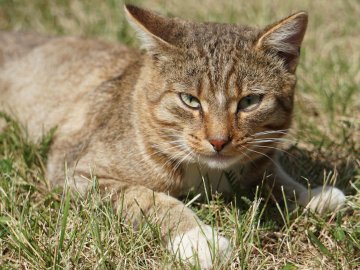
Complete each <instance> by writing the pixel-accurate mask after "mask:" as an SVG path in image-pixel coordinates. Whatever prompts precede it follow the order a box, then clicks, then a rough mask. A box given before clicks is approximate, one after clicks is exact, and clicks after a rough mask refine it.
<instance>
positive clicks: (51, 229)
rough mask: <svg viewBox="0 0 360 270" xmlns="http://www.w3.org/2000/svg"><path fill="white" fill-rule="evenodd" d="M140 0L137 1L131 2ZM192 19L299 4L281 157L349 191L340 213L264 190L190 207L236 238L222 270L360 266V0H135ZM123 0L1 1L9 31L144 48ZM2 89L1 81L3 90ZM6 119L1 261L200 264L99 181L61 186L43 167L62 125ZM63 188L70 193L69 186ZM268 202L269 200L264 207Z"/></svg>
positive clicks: (274, 13)
mask: <svg viewBox="0 0 360 270" xmlns="http://www.w3.org/2000/svg"><path fill="white" fill-rule="evenodd" d="M133 2H134V1H133ZM134 3H137V4H139V5H142V6H144V7H148V8H152V9H155V10H157V11H159V12H161V13H163V14H167V15H177V16H181V17H185V18H188V19H196V20H200V21H203V20H212V21H221V22H233V23H242V24H244V23H246V24H252V25H254V24H255V25H262V26H263V25H265V24H267V23H270V22H272V21H274V20H275V19H280V18H281V17H283V16H286V15H288V14H289V13H291V12H293V11H297V10H302V9H304V10H308V11H309V15H310V23H309V28H308V32H307V34H306V38H305V41H304V48H303V50H302V58H301V64H300V66H299V68H298V71H297V73H298V78H299V81H298V89H297V93H296V111H295V117H294V123H293V131H292V133H291V136H290V137H289V138H290V139H291V140H292V141H293V142H292V143H291V144H289V145H288V146H287V147H286V153H284V155H283V156H282V163H283V164H284V166H285V168H286V170H287V171H288V172H289V173H290V174H292V175H293V176H294V177H296V178H297V179H298V180H299V181H302V182H304V183H307V182H308V181H309V182H311V183H317V184H321V183H322V182H323V181H327V182H329V183H335V184H336V185H337V186H339V187H340V188H341V189H343V190H344V191H345V192H346V194H347V195H348V197H347V202H346V206H345V207H344V209H342V210H341V211H339V212H337V213H329V214H328V215H326V216H323V217H320V216H318V215H315V214H312V213H304V212H303V211H302V210H301V209H295V211H293V212H290V213H289V211H287V210H286V209H287V208H286V205H282V206H278V205H276V204H275V203H273V202H272V201H271V198H270V199H269V198H268V197H267V195H266V194H265V193H264V194H263V195H264V196H260V195H261V194H259V192H254V193H255V195H254V196H253V197H254V198H253V199H252V200H249V199H246V198H238V199H237V200H233V201H232V202H228V203H225V202H223V201H222V199H221V197H220V196H217V195H215V196H213V197H211V198H209V201H208V202H207V203H197V202H196V203H193V204H192V208H193V209H194V210H195V211H196V212H197V213H198V215H199V216H200V217H201V218H202V219H203V220H204V221H205V222H206V223H207V224H211V225H213V226H214V227H216V228H218V229H219V230H220V231H221V232H222V234H224V235H225V236H227V237H228V238H229V239H231V242H232V244H233V246H234V251H233V253H232V257H231V261H230V262H229V264H228V265H221V262H216V269H283V270H290V269H291V270H292V269H301V270H302V269H359V268H360V195H359V194H360V193H359V190H360V120H359V115H360V89H359V85H360V50H359V48H360V35H359V29H360V23H359V20H358V15H359V14H360V2H359V1H357V0H346V1H341V0H334V1H325V0H319V1H310V0H307V1H301V2H300V1H298V2H295V1H280V0H277V1H272V2H271V3H270V2H269V1H260V0H257V1H215V0H206V1H203V2H202V3H199V2H197V1H190V0H184V1H175V0H171V1H170V0H169V1H167V0H162V1H155V0H149V1H136V2H134ZM122 4H123V1H118V0H108V1H95V0H88V1H70V0H65V1H45V0H34V1H20V0H0V29H6V30H11V29H15V30H28V31H38V32H43V33H47V34H60V35H65V34H66V35H83V36H91V37H96V38H99V39H107V40H113V41H116V40H119V41H121V42H124V43H127V44H130V45H132V46H136V45H137V44H138V43H137V41H136V39H135V35H134V33H133V31H132V30H131V29H130V28H129V26H128V25H127V24H126V22H125V20H124V16H123V12H122ZM0 91H1V90H0ZM1 118H4V119H6V120H7V121H8V125H7V128H6V129H5V130H3V131H2V132H1V133H0V268H1V269H48V268H51V269H191V267H190V266H189V265H185V264H181V263H179V262H177V261H176V260H174V258H173V257H172V255H171V254H169V253H168V252H167V251H166V250H165V248H163V247H162V246H161V245H160V244H159V243H160V241H161V239H160V238H159V235H158V230H157V227H156V226H155V225H154V224H152V222H151V217H149V219H150V221H149V222H148V223H143V224H142V226H141V227H140V229H139V230H138V231H135V230H134V229H133V228H132V227H130V226H129V225H128V224H127V223H126V222H125V221H124V219H123V217H122V215H121V214H116V213H114V211H113V209H112V207H111V203H110V202H108V201H101V200H100V198H99V194H98V191H97V189H96V179H94V189H93V190H92V192H91V193H90V194H89V195H88V196H87V197H86V198H78V197H77V195H76V194H71V192H67V193H66V192H64V191H66V188H65V189H64V190H52V189H51V188H50V186H49V184H48V182H47V179H46V178H45V176H44V164H45V163H46V153H47V150H48V148H49V145H50V144H51V137H52V134H53V132H54V131H55V130H52V131H49V132H48V133H47V134H45V135H44V137H43V138H42V139H41V140H40V141H38V142H34V141H31V140H30V139H29V138H28V136H27V134H26V129H25V128H24V127H22V126H21V125H19V124H18V123H17V122H16V121H13V120H12V119H10V118H8V117H7V116H6V115H3V114H1ZM65 194H66V195H65ZM265 206H266V207H265ZM195 269H196V268H195Z"/></svg>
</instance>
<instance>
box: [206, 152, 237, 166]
mask: <svg viewBox="0 0 360 270" xmlns="http://www.w3.org/2000/svg"><path fill="white" fill-rule="evenodd" d="M199 162H200V163H202V164H204V165H206V166H208V167H209V168H212V169H219V170H224V169H227V168H229V167H231V166H232V165H234V164H235V163H237V162H239V157H237V156H225V155H220V154H219V155H212V156H201V157H200V158H199Z"/></svg>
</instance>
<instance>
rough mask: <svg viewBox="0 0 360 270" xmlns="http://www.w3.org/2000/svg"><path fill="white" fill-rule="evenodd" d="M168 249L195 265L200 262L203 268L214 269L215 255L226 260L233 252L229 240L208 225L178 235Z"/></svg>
mask: <svg viewBox="0 0 360 270" xmlns="http://www.w3.org/2000/svg"><path fill="white" fill-rule="evenodd" d="M168 249H169V250H170V251H172V252H173V253H174V254H175V255H176V256H177V257H179V258H180V259H181V260H186V261H188V262H190V263H191V264H193V265H197V264H198V265H199V266H200V268H201V269H212V266H213V259H214V255H215V256H217V257H218V258H221V260H222V261H226V260H228V259H229V256H230V253H231V247H230V243H229V240H228V239H226V238H225V237H222V236H219V235H218V233H217V232H216V231H215V230H214V229H212V228H211V227H210V226H207V225H202V226H201V227H196V228H194V229H191V230H190V231H188V232H186V233H184V234H182V235H178V236H176V237H175V239H173V240H172V241H170V242H169V244H168ZM213 251H215V254H214V252H213Z"/></svg>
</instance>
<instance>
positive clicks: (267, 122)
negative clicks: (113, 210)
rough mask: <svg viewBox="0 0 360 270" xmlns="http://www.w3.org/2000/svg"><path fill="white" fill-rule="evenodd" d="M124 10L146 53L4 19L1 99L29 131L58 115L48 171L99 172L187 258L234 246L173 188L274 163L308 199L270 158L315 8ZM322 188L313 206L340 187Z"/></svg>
mask: <svg viewBox="0 0 360 270" xmlns="http://www.w3.org/2000/svg"><path fill="white" fill-rule="evenodd" d="M126 11H127V15H128V17H129V19H130V21H131V22H132V24H133V25H134V26H135V28H136V29H137V30H138V32H139V33H140V35H141V38H142V41H143V45H144V47H145V49H146V50H147V53H146V54H142V53H140V52H139V51H136V50H133V49H129V48H126V47H124V46H122V45H117V44H108V43H104V42H99V41H93V40H85V39H80V38H45V37H40V36H36V35H26V36H24V35H23V34H19V33H18V34H16V33H0V53H1V57H0V101H1V102H0V109H1V110H5V111H7V112H9V113H11V114H13V115H16V117H17V119H18V120H19V121H20V122H21V123H23V124H24V125H26V127H27V129H28V132H29V134H30V135H31V137H32V138H34V139H36V138H39V137H40V136H41V135H42V134H44V132H46V131H48V130H49V129H50V128H52V127H54V126H57V131H56V134H55V137H54V141H53V144H52V146H51V150H50V153H49V158H48V164H47V177H48V178H49V179H50V181H51V182H52V184H53V185H63V184H64V179H65V169H64V168H65V167H64V164H65V162H66V164H67V168H68V171H67V172H66V173H67V174H68V179H69V181H68V184H69V185H70V186H71V187H73V188H74V189H76V190H78V191H79V192H81V193H84V192H86V190H87V188H88V187H89V186H91V181H90V180H89V179H90V178H91V177H90V176H91V174H92V173H93V174H94V175H96V176H97V179H98V181H99V186H100V188H101V190H102V191H104V195H106V194H112V198H113V201H114V204H115V206H119V205H121V207H124V208H126V211H127V216H128V218H129V220H131V221H132V222H133V223H134V224H137V223H138V222H139V221H140V219H141V216H142V215H144V214H145V215H151V216H152V217H153V218H155V219H156V218H157V219H158V220H159V222H160V221H161V228H162V230H161V232H162V235H163V237H164V241H165V242H167V243H168V244H167V245H168V248H169V249H170V250H172V251H173V252H175V253H179V255H180V257H181V258H188V257H191V256H192V255H193V254H194V252H195V253H198V256H199V261H200V265H201V267H202V268H209V267H211V265H212V262H211V257H210V251H209V249H208V248H206V247H207V245H208V243H207V239H210V240H213V242H218V243H213V244H215V245H216V247H217V250H218V251H219V253H220V254H226V253H227V252H229V242H228V240H226V239H225V238H223V237H220V236H218V234H217V233H216V232H214V233H213V232H212V231H211V229H210V227H208V226H206V225H204V224H202V223H201V221H200V220H198V218H197V217H196V216H195V214H194V213H193V212H192V211H191V210H190V209H188V208H186V207H185V206H184V205H183V203H182V202H180V201H178V200H176V199H174V198H173V197H178V196H180V195H183V194H186V193H187V192H188V191H189V190H190V189H192V188H194V187H195V188H196V187H198V186H201V185H202V180H203V179H204V177H202V176H204V175H205V176H206V178H207V179H208V180H210V182H212V183H211V185H212V190H213V191H215V190H216V189H217V190H219V191H220V192H224V193H230V192H231V186H230V184H229V183H227V182H226V178H225V177H221V176H222V172H221V170H222V169H230V168H232V169H233V170H234V171H235V172H240V167H241V168H242V169H241V174H240V173H239V175H238V176H239V179H240V180H241V181H242V183H243V184H245V185H247V184H249V185H250V184H256V183H259V182H260V181H261V180H263V179H264V177H265V176H266V175H270V174H271V175H272V176H271V177H265V178H269V180H267V181H269V184H270V186H273V185H272V184H273V181H275V186H274V190H275V191H278V190H280V187H281V186H283V187H284V190H285V192H286V193H287V195H288V196H290V197H291V196H292V195H293V194H294V192H295V193H296V194H297V197H298V200H299V202H300V203H301V204H302V205H304V206H305V205H307V203H308V202H309V200H310V197H309V196H308V192H307V189H306V188H305V187H303V186H302V185H300V184H298V183H296V182H295V181H293V180H292V179H291V178H290V177H289V176H288V175H286V173H284V171H283V170H282V169H281V167H279V166H278V165H276V163H274V160H275V154H276V152H275V148H276V145H277V143H278V142H279V141H280V138H281V137H282V136H283V135H284V134H285V133H286V130H287V129H288V127H289V125H290V122H291V113H292V107H293V93H294V86H295V82H296V78H295V75H294V72H295V68H296V64H297V60H298V56H299V48H300V44H301V41H302V38H303V35H304V33H305V29H306V22H307V16H306V14H305V13H298V14H295V15H293V16H291V17H289V18H287V19H285V20H283V21H281V22H280V23H278V24H275V25H273V26H272V27H268V28H267V29H265V30H261V29H255V28H249V27H239V26H235V25H223V24H211V23H210V24H196V23H192V22H186V21H182V20H178V19H166V18H163V17H159V16H157V15H154V14H153V13H150V12H147V11H144V10H141V9H138V8H135V7H128V9H127V10H126ZM15 44H16V46H15ZM14 46H15V47H14ZM252 144H253V145H252ZM259 152H260V153H259ZM220 178H221V181H220V183H219V181H218V180H219V179H220ZM319 191H320V190H319V189H318V190H315V192H314V195H315V200H314V201H316V204H312V205H311V204H310V208H312V209H314V210H315V209H316V208H317V207H320V208H318V210H319V211H320V212H322V211H324V210H325V209H326V208H329V209H335V208H336V207H337V206H338V205H340V204H341V203H342V202H343V200H344V197H343V194H342V193H341V191H339V190H337V189H331V188H328V189H326V192H325V193H326V194H325V195H326V196H325V197H326V199H328V200H329V201H326V200H324V199H321V198H319V197H316V195H317V193H320V192H319ZM319 201H320V203H319ZM140 209H141V210H140ZM210 242H211V241H210ZM190 260H193V259H190Z"/></svg>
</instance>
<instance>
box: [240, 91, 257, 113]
mask: <svg viewBox="0 0 360 270" xmlns="http://www.w3.org/2000/svg"><path fill="white" fill-rule="evenodd" d="M261 99H262V96H259V95H248V96H246V97H244V98H243V99H241V100H240V102H239V105H238V111H245V112H248V111H252V110H254V109H256V108H257V106H258V105H259V104H260V102H261Z"/></svg>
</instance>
